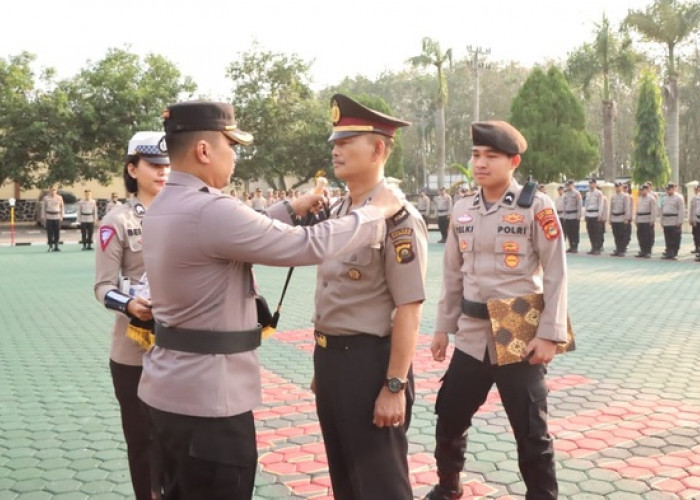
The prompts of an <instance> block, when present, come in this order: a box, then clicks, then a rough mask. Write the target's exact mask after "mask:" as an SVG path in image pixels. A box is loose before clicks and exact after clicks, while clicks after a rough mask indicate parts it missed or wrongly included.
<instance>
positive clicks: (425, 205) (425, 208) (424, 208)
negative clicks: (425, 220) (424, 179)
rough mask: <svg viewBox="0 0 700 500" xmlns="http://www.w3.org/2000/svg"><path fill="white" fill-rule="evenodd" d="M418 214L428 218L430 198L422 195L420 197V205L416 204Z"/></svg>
mask: <svg viewBox="0 0 700 500" xmlns="http://www.w3.org/2000/svg"><path fill="white" fill-rule="evenodd" d="M416 205H417V208H418V212H419V213H420V214H421V215H422V216H423V217H427V216H428V215H429V214H430V197H428V196H427V195H421V196H419V197H418V203H417V204H416Z"/></svg>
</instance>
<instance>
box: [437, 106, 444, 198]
mask: <svg viewBox="0 0 700 500" xmlns="http://www.w3.org/2000/svg"><path fill="white" fill-rule="evenodd" d="M435 136H436V137H435V140H436V142H437V174H438V186H437V187H438V189H440V188H441V187H445V106H444V105H442V106H438V108H437V111H436V113H435Z"/></svg>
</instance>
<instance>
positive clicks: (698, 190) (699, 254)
mask: <svg viewBox="0 0 700 500" xmlns="http://www.w3.org/2000/svg"><path fill="white" fill-rule="evenodd" d="M688 222H689V223H690V226H691V227H692V231H693V244H694V247H695V248H694V249H693V250H691V253H694V254H696V255H695V260H700V184H698V185H697V186H695V196H693V199H692V200H690V205H689V206H688Z"/></svg>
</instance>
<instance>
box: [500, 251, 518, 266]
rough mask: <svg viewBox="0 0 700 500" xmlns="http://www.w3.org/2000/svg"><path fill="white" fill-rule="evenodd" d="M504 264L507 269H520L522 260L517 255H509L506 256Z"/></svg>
mask: <svg viewBox="0 0 700 500" xmlns="http://www.w3.org/2000/svg"><path fill="white" fill-rule="evenodd" d="M504 263H505V265H506V267H511V268H513V267H518V264H520V258H519V257H518V256H517V255H512V254H509V255H506V257H505V259H504Z"/></svg>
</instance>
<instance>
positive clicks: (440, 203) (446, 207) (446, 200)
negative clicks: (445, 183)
mask: <svg viewBox="0 0 700 500" xmlns="http://www.w3.org/2000/svg"><path fill="white" fill-rule="evenodd" d="M435 210H436V211H437V214H438V217H442V216H446V215H449V214H450V210H452V198H450V195H449V194H447V193H445V194H442V195H438V196H436V197H435Z"/></svg>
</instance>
